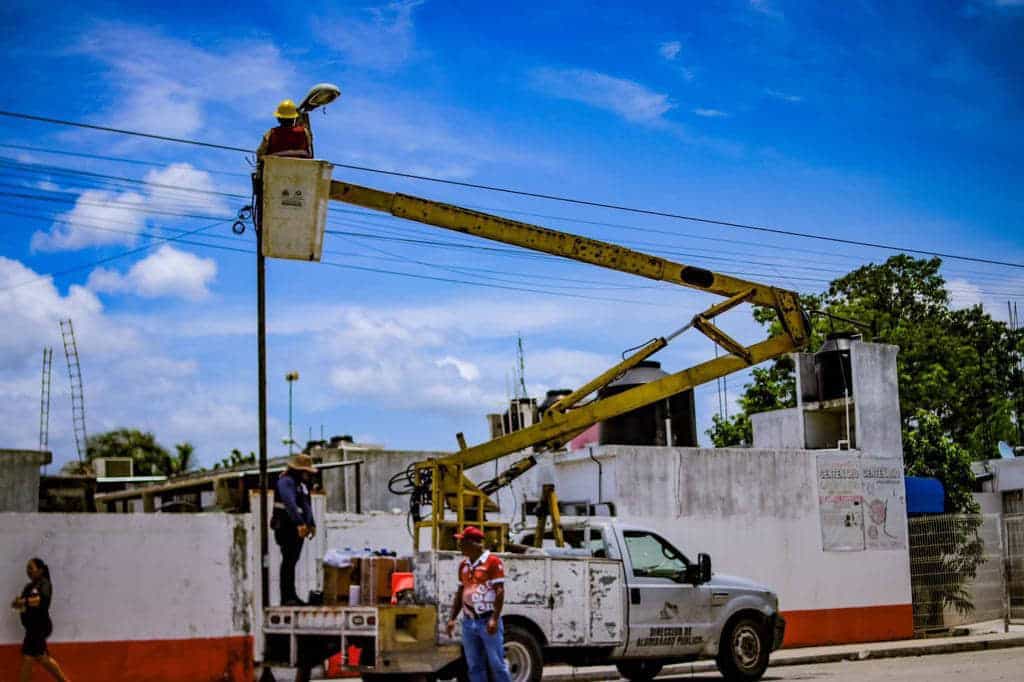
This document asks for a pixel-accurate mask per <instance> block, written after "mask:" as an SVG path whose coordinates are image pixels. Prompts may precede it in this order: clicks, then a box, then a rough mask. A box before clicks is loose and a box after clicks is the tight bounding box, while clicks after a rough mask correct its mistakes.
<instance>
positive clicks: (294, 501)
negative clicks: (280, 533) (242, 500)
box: [271, 470, 316, 528]
mask: <svg viewBox="0 0 1024 682" xmlns="http://www.w3.org/2000/svg"><path fill="white" fill-rule="evenodd" d="M299 476H300V474H299V473H298V472H292V471H291V470H288V471H286V472H285V473H283V474H281V476H280V477H279V478H278V479H277V483H276V485H275V490H276V493H277V495H276V497H275V498H274V516H273V519H272V521H271V525H272V526H273V527H274V528H283V527H285V526H291V527H293V528H297V527H298V526H316V521H315V520H314V519H313V507H312V505H311V504H310V501H309V489H308V488H307V487H306V484H305V483H303V482H302V480H301V479H300V478H299Z"/></svg>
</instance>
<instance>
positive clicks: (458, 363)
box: [434, 355, 480, 381]
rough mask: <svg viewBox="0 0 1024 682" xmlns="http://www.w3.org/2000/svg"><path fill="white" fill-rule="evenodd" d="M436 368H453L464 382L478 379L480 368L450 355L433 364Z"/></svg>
mask: <svg viewBox="0 0 1024 682" xmlns="http://www.w3.org/2000/svg"><path fill="white" fill-rule="evenodd" d="M434 364H436V365H437V366H438V367H454V368H455V370H456V371H457V372H458V373H459V376H460V377H462V378H463V379H464V380H466V381H476V380H477V379H479V378H480V368H479V367H477V366H476V365H474V364H473V363H472V362H469V361H467V360H460V359H458V358H456V357H453V356H451V355H448V356H445V357H443V358H441V359H440V360H436V361H435V363H434Z"/></svg>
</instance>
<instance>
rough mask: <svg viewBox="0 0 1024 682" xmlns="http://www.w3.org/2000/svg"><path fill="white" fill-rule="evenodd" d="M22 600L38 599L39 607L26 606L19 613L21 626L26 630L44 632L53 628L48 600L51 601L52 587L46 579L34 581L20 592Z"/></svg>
mask: <svg viewBox="0 0 1024 682" xmlns="http://www.w3.org/2000/svg"><path fill="white" fill-rule="evenodd" d="M21 596H22V598H23V599H28V598H29V597H39V606H28V605H27V604H26V606H25V610H24V611H22V612H21V624H22V625H24V626H25V629H26V630H46V629H47V628H48V627H49V628H52V627H53V626H52V625H51V623H50V600H51V599H53V587H52V586H51V585H50V581H49V579H47V578H40V579H39V580H34V581H32V582H30V583H29V584H28V585H25V589H23V590H22V591H21Z"/></svg>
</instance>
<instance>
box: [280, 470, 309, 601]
mask: <svg viewBox="0 0 1024 682" xmlns="http://www.w3.org/2000/svg"><path fill="white" fill-rule="evenodd" d="M315 473H316V468H314V467H313V458H312V457H310V456H309V455H294V456H292V457H291V458H289V459H288V468H287V469H286V470H285V472H284V473H283V474H281V476H280V478H278V479H277V484H276V486H275V490H276V496H275V498H274V514H273V516H271V518H270V527H271V528H272V529H273V531H274V541H275V542H277V546H278V547H280V548H281V574H280V588H281V605H282V606H303V605H305V602H303V601H302V600H301V599H299V595H298V594H297V593H296V592H295V565H296V564H297V563H299V556H300V555H301V554H302V543H303V542H304V541H305V540H306V539H307V538H312V537H313V536H314V535H316V521H315V520H314V519H313V508H312V506H311V505H310V501H309V487H308V484H309V480H310V477H311V476H312V475H313V474H315Z"/></svg>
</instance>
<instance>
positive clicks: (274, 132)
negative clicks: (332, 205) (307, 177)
mask: <svg viewBox="0 0 1024 682" xmlns="http://www.w3.org/2000/svg"><path fill="white" fill-rule="evenodd" d="M274 117H275V118H276V119H277V124H278V125H277V127H275V128H271V129H270V130H268V131H267V132H266V134H264V135H263V141H262V142H260V146H259V148H258V149H257V150H256V158H257V159H262V158H263V157H264V156H287V157H291V158H294V159H312V158H313V133H312V132H311V131H310V129H309V116H308V115H306V114H303V113H300V112H299V109H298V107H296V106H295V102H293V101H291V100H290V99H286V100H282V101H281V103H280V104H278V105H277V109H276V110H275V111H274Z"/></svg>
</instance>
